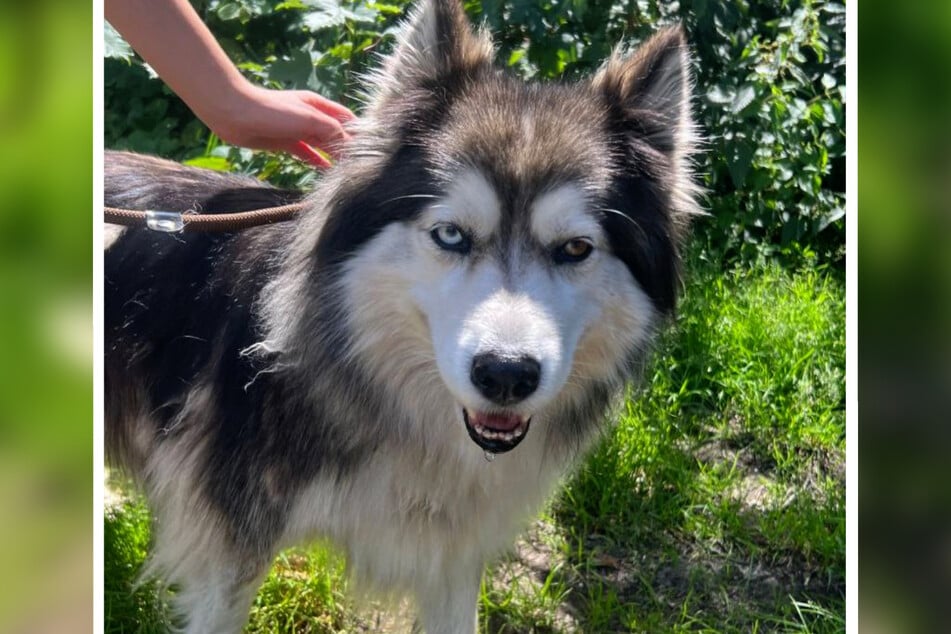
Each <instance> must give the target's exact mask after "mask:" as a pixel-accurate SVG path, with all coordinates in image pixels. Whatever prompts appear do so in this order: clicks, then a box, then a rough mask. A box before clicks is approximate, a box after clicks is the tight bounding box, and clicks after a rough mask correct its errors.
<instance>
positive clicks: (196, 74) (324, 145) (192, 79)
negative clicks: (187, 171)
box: [104, 0, 353, 164]
mask: <svg viewBox="0 0 951 634" xmlns="http://www.w3.org/2000/svg"><path fill="white" fill-rule="evenodd" d="M104 9H105V16H106V19H107V20H108V21H109V23H110V24H111V25H112V26H113V27H114V28H115V29H116V30H117V31H119V33H121V34H122V36H123V37H124V38H125V39H126V41H127V42H129V44H130V45H131V46H132V48H134V49H135V50H136V52H138V53H139V55H140V56H141V57H142V58H143V59H144V60H145V61H146V62H148V63H149V65H150V66H151V67H152V68H153V69H154V70H155V72H156V73H158V75H159V76H160V77H161V78H162V79H163V80H164V81H165V83H167V84H168V86H169V87H170V88H171V89H172V90H173V91H175V93H176V94H177V95H178V96H179V97H181V99H182V100H183V101H184V102H185V103H186V104H187V105H188V107H189V108H191V110H192V112H194V113H195V115H196V116H197V117H198V118H199V119H201V120H202V121H203V122H204V123H205V124H206V125H207V126H208V127H209V128H211V130H212V131H214V132H215V133H216V134H217V135H218V136H220V137H221V138H222V139H224V140H225V141H227V142H228V143H231V144H233V145H240V146H244V147H252V148H257V149H263V150H279V151H286V152H291V153H293V154H295V155H297V156H300V157H301V158H305V159H307V160H309V161H311V162H312V163H316V164H319V163H320V162H321V161H323V159H322V157H320V156H319V155H318V154H317V153H315V152H313V150H310V149H309V148H307V147H306V145H304V144H308V145H312V146H316V147H319V148H321V149H322V150H324V151H326V152H328V153H329V154H331V155H336V154H337V153H338V152H339V150H340V148H341V146H342V144H343V143H344V142H345V141H346V140H347V138H348V134H347V132H346V131H345V130H344V128H343V125H342V124H343V123H345V122H346V121H349V120H350V119H352V118H353V114H352V113H351V112H350V111H349V110H348V109H347V108H345V107H344V106H341V105H340V104H337V103H335V102H333V101H331V100H329V99H325V98H324V97H321V96H320V95H318V94H316V93H313V92H310V91H306V90H269V89H266V88H262V87H260V86H255V85H253V84H252V83H251V82H249V81H248V80H247V79H245V78H244V76H242V75H241V73H240V72H239V71H238V69H237V68H236V67H235V66H234V64H233V63H232V62H231V60H230V59H228V56H227V55H226V54H225V52H224V51H223V50H222V49H221V46H219V45H218V42H217V40H215V37H214V35H212V33H211V31H209V30H208V27H207V26H206V25H205V24H204V22H202V20H201V18H200V17H199V16H198V14H197V13H196V12H195V10H194V9H193V8H192V6H191V5H190V4H189V3H188V1H187V0H106V2H105V4H104ZM301 142H303V143H301ZM323 162H324V163H326V161H323Z"/></svg>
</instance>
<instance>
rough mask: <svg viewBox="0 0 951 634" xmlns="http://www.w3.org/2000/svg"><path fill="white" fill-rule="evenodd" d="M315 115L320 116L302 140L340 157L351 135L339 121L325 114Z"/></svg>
mask: <svg viewBox="0 0 951 634" xmlns="http://www.w3.org/2000/svg"><path fill="white" fill-rule="evenodd" d="M315 114H318V116H315V117H313V118H312V120H311V122H310V124H309V125H308V126H307V127H306V129H305V131H304V134H302V135H301V138H300V140H301V141H304V142H305V143H308V144H310V145H313V146H315V147H319V148H320V149H321V150H323V151H324V152H327V153H328V154H330V155H331V156H333V157H335V158H336V157H339V156H340V153H341V151H342V149H343V146H344V144H345V143H346V142H347V141H349V140H350V135H349V134H348V133H347V131H346V130H345V129H344V127H343V125H342V124H341V123H340V122H339V121H338V120H336V119H334V118H332V117H330V116H328V115H326V114H323V113H315Z"/></svg>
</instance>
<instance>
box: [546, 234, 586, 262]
mask: <svg viewBox="0 0 951 634" xmlns="http://www.w3.org/2000/svg"><path fill="white" fill-rule="evenodd" d="M592 251H594V245H593V244H591V241H590V240H589V239H587V238H572V239H571V240H569V241H568V242H565V243H564V244H563V245H561V246H560V247H558V248H557V249H555V253H554V258H555V263H557V264H572V263H574V262H581V261H582V260H584V259H585V258H587V257H588V256H589V255H591V252H592Z"/></svg>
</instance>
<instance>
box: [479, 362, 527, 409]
mask: <svg viewBox="0 0 951 634" xmlns="http://www.w3.org/2000/svg"><path fill="white" fill-rule="evenodd" d="M541 374H542V366H541V365H540V364H539V363H538V361H536V360H535V359H533V358H531V357H516V358H513V357H500V356H498V355H495V354H492V353H491V352H487V353H483V354H477V355H476V356H475V357H474V358H473V359H472V369H471V370H470V371H469V379H470V380H471V381H472V384H473V385H475V386H476V388H477V389H478V390H479V393H481V394H482V396H484V397H486V398H487V399H489V400H490V401H492V402H493V403H495V404H497V405H513V404H515V403H518V402H519V401H524V400H525V399H526V398H528V397H529V396H530V395H531V394H532V392H534V391H535V390H536V389H537V388H538V381H539V379H540V378H541Z"/></svg>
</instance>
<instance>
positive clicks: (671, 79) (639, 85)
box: [592, 25, 694, 156]
mask: <svg viewBox="0 0 951 634" xmlns="http://www.w3.org/2000/svg"><path fill="white" fill-rule="evenodd" d="M592 85H593V86H594V88H595V90H597V91H599V92H600V93H601V94H602V96H603V97H604V98H605V99H606V100H607V101H608V104H609V105H610V106H611V107H612V108H618V109H619V112H620V114H621V117H622V118H623V119H624V122H625V123H626V124H627V125H626V126H625V128H626V129H627V130H628V131H629V133H631V134H634V135H637V136H638V137H639V138H641V139H643V140H644V141H646V142H647V143H648V144H650V146H651V147H653V148H654V149H655V150H657V151H660V152H662V153H664V154H666V155H668V156H671V155H684V154H690V153H691V152H692V150H693V148H692V145H693V142H694V141H693V120H692V117H691V111H690V103H691V98H692V95H691V91H692V80H691V76H690V56H689V53H688V50H687V40H686V36H685V35H684V31H683V28H682V27H680V26H679V25H678V26H672V27H667V28H665V29H664V30H662V31H660V32H659V33H657V34H656V35H654V36H653V37H651V38H650V39H649V40H648V41H647V42H645V43H644V44H642V45H641V46H640V47H639V48H638V49H637V50H636V51H634V52H632V53H624V52H621V51H615V52H614V54H613V55H612V56H611V58H610V59H609V60H608V61H607V62H606V63H605V65H604V66H603V67H602V68H601V70H599V71H598V73H597V74H596V75H595V76H594V78H593V79H592Z"/></svg>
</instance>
